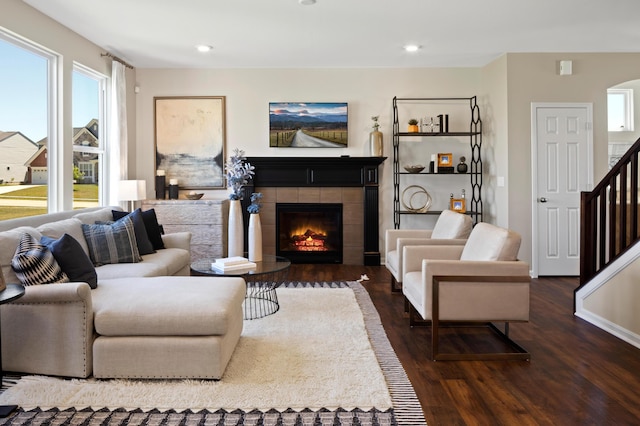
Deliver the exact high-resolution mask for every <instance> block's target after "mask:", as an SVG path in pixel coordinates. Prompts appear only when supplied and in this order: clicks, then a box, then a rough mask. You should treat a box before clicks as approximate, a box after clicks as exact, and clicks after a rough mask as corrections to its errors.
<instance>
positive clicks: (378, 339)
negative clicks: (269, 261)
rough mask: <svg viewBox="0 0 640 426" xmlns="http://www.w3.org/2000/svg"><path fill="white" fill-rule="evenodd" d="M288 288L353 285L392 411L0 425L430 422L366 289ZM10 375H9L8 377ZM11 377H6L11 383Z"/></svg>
mask: <svg viewBox="0 0 640 426" xmlns="http://www.w3.org/2000/svg"><path fill="white" fill-rule="evenodd" d="M284 286H285V287H288V288H308V287H322V288H344V287H350V288H351V289H352V290H353V292H354V295H355V297H356V300H357V301H358V304H359V305H360V308H361V310H362V314H363V318H364V322H365V326H366V329H367V333H368V335H369V339H370V341H371V346H372V347H373V350H374V352H375V354H376V357H377V359H378V362H379V364H380V367H381V369H382V372H383V374H384V377H385V380H386V382H387V386H388V388H389V394H390V396H391V400H392V404H393V408H392V409H388V410H384V411H382V410H377V409H375V408H374V409H371V410H368V411H363V410H360V409H354V410H344V409H337V410H333V411H331V410H327V409H322V410H318V411H312V410H303V411H299V412H298V411H293V410H286V411H282V412H279V411H277V410H269V411H266V412H261V411H257V410H254V411H251V412H245V411H242V410H234V411H225V410H217V411H207V410H202V411H198V412H192V411H189V410H187V411H181V412H175V411H171V410H169V411H162V412H160V411H158V410H151V411H141V410H133V411H128V410H124V409H117V410H107V409H101V410H97V411H94V410H91V409H83V410H75V409H66V410H60V409H51V410H46V411H42V410H39V409H34V410H29V411H22V410H20V409H19V410H18V411H17V412H16V413H15V414H14V415H12V416H11V417H7V418H5V419H0V425H2V424H7V425H17V424H21V425H23V424H43V425H47V424H82V425H94V424H95V425H98V424H109V425H125V424H131V425H135V424H140V425H148V424H159V425H160V424H162V425H192V424H193V425H220V426H222V425H225V426H226V425H344V426H350V425H426V421H425V419H424V415H423V413H422V409H421V407H420V402H419V401H418V398H417V397H416V394H415V391H414V389H413V386H412V385H411V383H410V381H409V379H408V377H407V375H406V372H405V371H404V368H403V367H402V364H401V363H400V361H399V360H398V358H397V356H396V354H395V352H394V350H393V348H392V347H391V344H390V342H389V340H388V338H387V335H386V333H385V331H384V328H383V327H382V324H381V321H380V316H379V315H378V312H377V310H376V308H375V306H374V305H373V302H372V301H371V298H370V297H369V294H368V293H367V291H366V289H365V288H364V287H363V286H362V285H361V284H360V283H358V282H288V283H286V284H284ZM9 379H10V378H9ZM10 382H11V380H7V381H5V383H4V385H9V386H11V384H10Z"/></svg>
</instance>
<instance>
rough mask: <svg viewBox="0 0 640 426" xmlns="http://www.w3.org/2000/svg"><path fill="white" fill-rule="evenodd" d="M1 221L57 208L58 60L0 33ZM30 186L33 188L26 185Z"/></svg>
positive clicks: (53, 55)
mask: <svg viewBox="0 0 640 426" xmlns="http://www.w3.org/2000/svg"><path fill="white" fill-rule="evenodd" d="M0 58H1V60H0V61H1V62H2V63H4V64H11V65H10V66H4V67H1V69H0V93H1V94H2V103H1V105H0V187H2V191H0V198H5V200H4V202H3V203H2V204H1V205H0V220H3V219H10V218H14V217H23V216H32V215H37V214H43V213H47V212H48V210H49V206H50V205H55V201H56V200H55V197H57V191H55V190H54V187H53V186H52V179H51V176H52V174H51V167H52V164H50V162H49V159H50V157H51V156H48V155H47V150H48V144H49V143H51V144H55V143H56V139H55V138H56V133H55V132H54V131H52V129H53V128H54V123H55V117H56V116H57V114H56V111H57V110H56V105H57V104H56V99H55V93H56V92H57V91H56V79H55V75H56V69H57V61H58V57H57V56H56V55H55V54H53V53H52V52H50V51H47V50H46V49H45V48H43V47H41V46H37V45H35V44H33V43H30V42H29V41H28V40H25V39H23V38H20V37H19V36H17V35H14V34H13V33H9V32H6V31H3V30H2V29H0ZM25 185H29V186H25Z"/></svg>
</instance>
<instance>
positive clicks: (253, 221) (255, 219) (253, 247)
mask: <svg viewBox="0 0 640 426" xmlns="http://www.w3.org/2000/svg"><path fill="white" fill-rule="evenodd" d="M247 237H248V240H249V260H250V261H252V262H260V261H262V224H261V223H260V214H259V213H252V214H251V215H249V234H248V235H247Z"/></svg>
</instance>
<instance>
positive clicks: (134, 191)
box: [118, 180, 147, 211]
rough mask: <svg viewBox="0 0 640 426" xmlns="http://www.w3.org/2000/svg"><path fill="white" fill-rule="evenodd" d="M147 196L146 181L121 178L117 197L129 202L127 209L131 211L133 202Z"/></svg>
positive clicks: (133, 205)
mask: <svg viewBox="0 0 640 426" xmlns="http://www.w3.org/2000/svg"><path fill="white" fill-rule="evenodd" d="M145 198H147V181H145V180H121V181H120V185H119V188H118V199H119V200H120V201H128V202H129V211H133V210H134V207H135V202H136V201H140V200H144V199H145Z"/></svg>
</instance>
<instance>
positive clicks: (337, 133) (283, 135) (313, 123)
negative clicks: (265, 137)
mask: <svg viewBox="0 0 640 426" xmlns="http://www.w3.org/2000/svg"><path fill="white" fill-rule="evenodd" d="M347 116H348V114H347V103H346V102H269V146H270V147H274V148H346V147H347V143H348V135H349V132H348V131H347Z"/></svg>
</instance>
